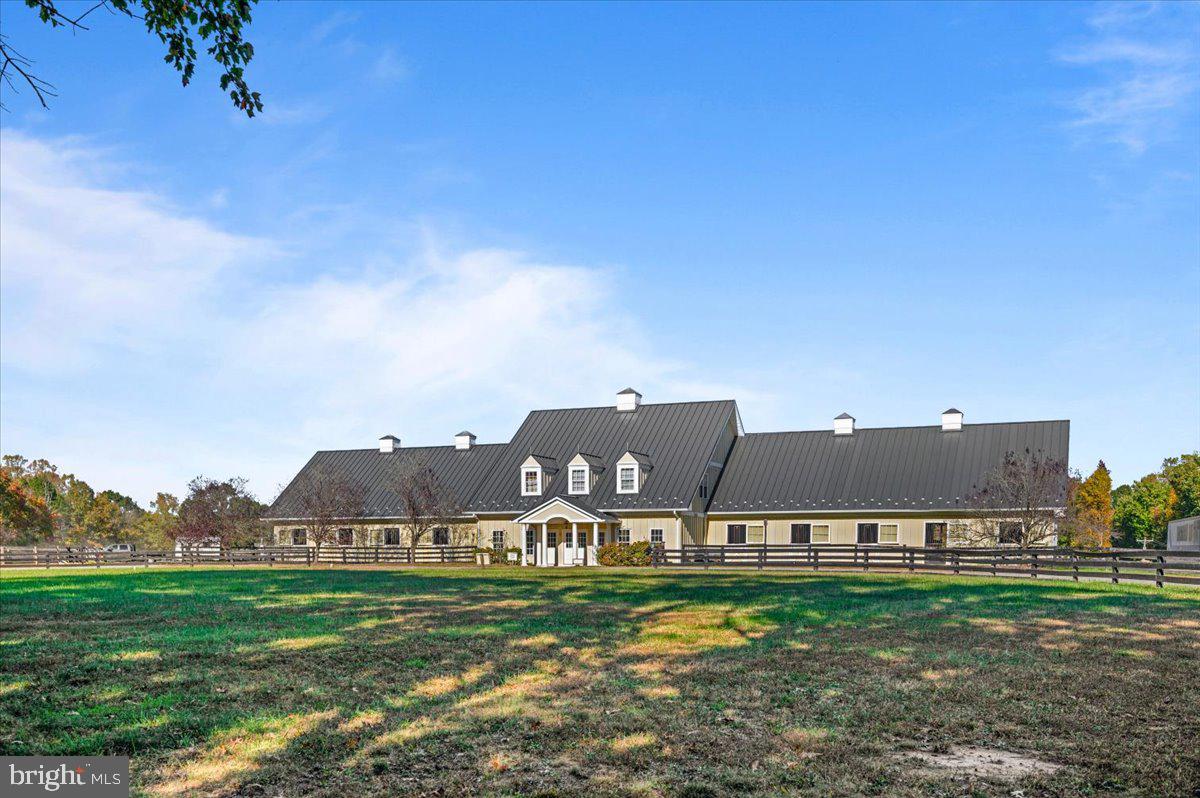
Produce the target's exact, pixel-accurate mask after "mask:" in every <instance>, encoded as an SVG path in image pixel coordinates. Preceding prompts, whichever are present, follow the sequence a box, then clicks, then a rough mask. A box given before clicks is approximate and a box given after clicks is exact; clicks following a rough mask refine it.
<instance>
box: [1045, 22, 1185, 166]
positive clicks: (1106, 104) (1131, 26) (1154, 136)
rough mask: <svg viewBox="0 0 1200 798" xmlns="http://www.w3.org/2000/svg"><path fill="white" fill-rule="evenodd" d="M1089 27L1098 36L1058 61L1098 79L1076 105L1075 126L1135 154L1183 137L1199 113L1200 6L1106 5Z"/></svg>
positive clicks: (1077, 45) (1075, 100) (1066, 51)
mask: <svg viewBox="0 0 1200 798" xmlns="http://www.w3.org/2000/svg"><path fill="white" fill-rule="evenodd" d="M1088 22H1089V27H1090V28H1091V29H1092V34H1091V36H1090V37H1089V38H1088V39H1087V40H1085V41H1083V42H1079V43H1075V44H1072V45H1070V46H1068V47H1065V48H1063V49H1062V50H1061V51H1060V52H1059V54H1058V57H1059V59H1060V60H1061V61H1063V62H1064V63H1067V64H1071V65H1073V66H1077V67H1080V68H1088V69H1091V70H1093V71H1094V72H1095V73H1096V75H1097V79H1096V81H1095V82H1094V83H1093V84H1092V85H1091V86H1088V87H1087V88H1085V89H1083V90H1081V91H1080V92H1079V93H1078V94H1076V96H1075V97H1074V98H1072V100H1071V101H1070V106H1071V108H1072V110H1073V111H1074V117H1073V118H1072V119H1071V121H1070V123H1069V124H1070V127H1071V128H1072V129H1073V130H1075V131H1076V132H1078V133H1080V134H1081V135H1084V136H1086V137H1090V138H1097V139H1100V140H1103V141H1108V142H1111V143H1115V144H1120V145H1122V146H1124V147H1125V148H1126V149H1128V150H1129V151H1130V152H1132V153H1141V152H1144V151H1145V150H1146V148H1147V147H1149V146H1150V145H1152V144H1154V143H1156V142H1159V141H1163V140H1167V139H1169V138H1171V137H1173V136H1174V135H1176V133H1177V130H1178V125H1179V122H1180V119H1181V118H1182V117H1183V116H1184V115H1187V114H1191V115H1192V116H1193V117H1194V116H1195V115H1196V114H1197V112H1198V110H1200V109H1198V107H1197V104H1196V103H1197V93H1198V90H1200V46H1198V45H1197V41H1198V38H1197V36H1198V34H1200V6H1197V5H1195V4H1191V3H1179V4H1170V5H1161V6H1160V5H1158V4H1152V3H1146V4H1132V3H1119V4H1111V5H1109V4H1105V5H1101V6H1100V7H1099V8H1098V9H1097V11H1096V12H1095V13H1094V14H1093V15H1092V16H1091V17H1090V18H1089V20H1088Z"/></svg>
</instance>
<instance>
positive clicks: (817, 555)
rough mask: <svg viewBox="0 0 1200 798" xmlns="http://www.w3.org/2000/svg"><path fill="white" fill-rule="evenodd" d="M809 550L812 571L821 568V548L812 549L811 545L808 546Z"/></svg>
mask: <svg viewBox="0 0 1200 798" xmlns="http://www.w3.org/2000/svg"><path fill="white" fill-rule="evenodd" d="M809 551H810V552H811V553H812V564H813V570H814V571H819V570H821V550H820V549H814V548H812V547H811V546H809Z"/></svg>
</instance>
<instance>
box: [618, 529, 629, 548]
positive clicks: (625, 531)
mask: <svg viewBox="0 0 1200 798" xmlns="http://www.w3.org/2000/svg"><path fill="white" fill-rule="evenodd" d="M622 533H623V534H622ZM622 537H624V538H625V540H621V538H622ZM616 543H617V544H618V545H625V546H627V545H629V544H630V543H633V530H631V529H630V528H629V527H619V528H618V529H617V539H616Z"/></svg>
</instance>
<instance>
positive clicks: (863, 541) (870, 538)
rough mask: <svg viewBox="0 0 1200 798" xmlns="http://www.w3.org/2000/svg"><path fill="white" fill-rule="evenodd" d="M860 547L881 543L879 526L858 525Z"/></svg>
mask: <svg viewBox="0 0 1200 798" xmlns="http://www.w3.org/2000/svg"><path fill="white" fill-rule="evenodd" d="M858 542H859V545H864V546H865V545H872V544H875V543H878V542H879V524H859V525H858Z"/></svg>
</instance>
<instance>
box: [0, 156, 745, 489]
mask: <svg viewBox="0 0 1200 798" xmlns="http://www.w3.org/2000/svg"><path fill="white" fill-rule="evenodd" d="M3 155H4V161H3V166H2V168H3V171H4V175H5V179H4V181H3V188H4V193H3V205H4V214H3V216H2V223H3V226H2V228H0V236H2V237H3V240H4V247H3V251H2V260H0V273H2V277H3V288H4V299H5V314H4V318H3V337H2V339H0V360H2V361H3V367H4V370H5V375H6V379H5V385H4V389H5V390H4V402H3V405H2V407H0V413H2V416H3V417H2V419H0V421H2V424H3V428H4V433H5V436H4V437H5V441H4V445H5V449H6V450H13V449H16V450H23V451H24V452H25V453H27V454H31V455H33V454H36V455H39V456H48V457H50V458H51V459H55V460H56V461H58V462H61V463H62V465H63V466H64V467H65V468H68V469H69V470H73V471H75V472H77V473H79V474H81V475H84V476H85V477H86V478H88V479H89V480H91V481H93V482H94V483H96V484H99V485H102V486H105V487H114V488H117V489H119V490H122V491H125V492H128V493H131V494H132V495H135V496H138V497H140V498H150V497H152V496H153V494H154V492H155V491H156V490H162V489H170V490H179V489H180V488H181V487H182V485H183V484H184V483H185V482H186V480H187V479H188V478H189V477H191V476H193V475H195V474H196V473H208V474H213V475H225V474H242V475H245V476H247V477H249V478H250V479H251V480H252V484H253V485H254V486H255V487H256V489H257V490H258V491H259V492H260V493H261V494H262V495H269V494H270V493H271V492H272V489H273V488H274V487H275V486H276V485H277V484H278V483H279V482H281V481H285V480H287V479H288V478H289V477H290V476H291V474H292V472H294V470H295V469H296V468H298V467H299V465H300V464H301V463H302V462H303V461H304V460H305V459H306V458H307V456H308V455H309V454H310V453H311V451H312V450H313V449H315V448H319V447H321V448H328V447H355V446H369V445H371V442H372V441H373V440H374V439H375V438H376V437H378V436H379V435H380V434H382V433H384V432H393V433H396V434H399V435H401V436H402V437H403V438H404V439H405V440H407V441H409V442H412V443H441V442H447V441H449V440H450V436H451V435H452V434H453V433H454V432H457V431H458V430H459V429H461V428H463V427H464V426H466V427H470V428H472V429H474V430H475V431H476V432H477V433H479V434H480V435H481V437H482V438H483V439H484V440H500V439H506V438H507V436H508V435H510V434H511V433H512V431H513V429H514V427H515V425H516V423H518V422H519V420H520V417H521V415H522V414H523V412H524V411H525V410H526V409H529V408H532V407H547V406H555V405H559V406H562V405H577V404H581V403H597V404H599V403H603V402H606V401H608V400H609V399H611V398H612V394H613V393H614V391H615V390H617V389H618V388H621V387H623V386H624V385H625V384H627V383H633V384H635V385H637V386H638V387H639V388H641V389H642V390H644V391H645V392H646V394H647V396H648V397H652V398H653V399H656V400H667V399H672V400H676V399H690V398H714V397H728V396H734V395H736V396H739V398H744V397H746V396H748V394H747V393H746V392H745V391H739V390H738V389H737V388H735V387H734V386H732V385H721V384H713V383H709V382H704V381H703V380H700V381H696V376H695V375H696V374H698V373H701V372H700V371H699V370H698V369H695V368H692V367H691V364H689V363H685V362H680V361H677V360H673V359H670V358H665V357H663V356H661V355H660V354H659V353H658V352H657V351H656V350H655V346H654V345H653V343H652V342H651V341H650V340H648V339H647V337H646V335H645V333H644V332H643V330H642V328H641V325H640V324H639V323H638V321H637V320H636V319H635V318H632V317H630V316H629V315H627V314H624V313H622V312H621V311H620V310H619V309H618V308H619V307H620V303H619V302H618V301H615V300H616V297H615V295H614V290H615V289H614V286H617V285H619V283H620V280H621V271H620V270H619V269H613V268H608V267H603V266H593V265H580V264H571V263H562V262H558V261H555V260H547V259H545V258H541V257H538V256H536V255H534V254H531V253H527V252H517V251H512V250H501V249H487V248H482V249H481V248H471V247H464V246H455V245H453V244H448V243H446V242H445V241H443V240H440V239H439V237H438V236H437V235H436V234H435V233H433V232H431V231H429V230H424V231H422V230H421V228H420V227H419V225H418V226H414V225H411V224H408V223H405V222H403V221H393V222H391V223H390V224H389V223H387V222H381V221H380V220H379V219H377V218H372V219H363V220H362V221H361V224H360V225H359V226H358V227H357V228H356V227H353V226H349V227H333V228H330V229H331V230H334V231H336V235H337V236H339V237H341V238H340V240H341V241H342V245H341V246H338V245H337V244H336V242H327V244H328V245H329V246H330V247H331V251H337V250H340V251H342V252H344V253H348V254H346V255H345V256H344V258H343V260H342V261H339V262H337V263H331V264H321V263H312V262H308V261H306V260H305V257H306V251H307V248H306V247H304V246H299V245H296V242H289V241H279V240H266V239H260V238H252V237H247V236H242V235H236V234H233V233H230V232H228V231H225V230H222V229H221V228H220V227H218V226H217V225H215V224H213V223H211V222H208V221H205V220H203V219H199V218H195V217H192V216H188V215H185V214H184V213H183V212H181V211H179V210H178V209H176V207H175V206H174V205H173V204H172V203H170V202H168V201H167V200H166V199H164V198H163V197H161V196H159V195H157V194H155V193H152V192H146V191H142V190H139V189H136V188H130V187H128V186H127V185H125V183H124V181H117V180H106V179H103V178H100V177H97V174H120V173H119V172H114V171H113V170H111V169H107V168H106V167H104V164H105V163H107V162H109V161H111V156H110V155H108V154H106V153H104V152H102V151H100V150H98V149H96V148H90V147H88V146H87V145H84V144H73V145H71V146H68V147H64V146H63V145H62V144H61V143H58V142H52V141H47V140H42V139H38V138H34V137H30V136H28V135H22V134H20V133H12V132H9V133H7V134H6V136H5V140H4V146H3ZM414 230H415V231H416V232H413V231H414ZM363 240H370V241H378V242H391V241H401V240H406V241H407V245H404V246H399V247H395V248H386V249H385V248H384V246H385V245H384V244H382V243H381V245H380V246H379V247H378V248H372V247H370V246H368V247H365V248H364V247H363V246H362V244H361V242H362V241H363ZM349 253H360V254H349ZM347 259H354V261H356V263H347V262H345V261H346V260H347ZM268 274H269V275H270V279H264V277H265V276H266V275H268ZM281 275H286V276H287V279H286V280H285V279H281ZM114 396H118V397H119V401H114V399H113V397H114ZM31 447H32V448H31Z"/></svg>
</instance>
